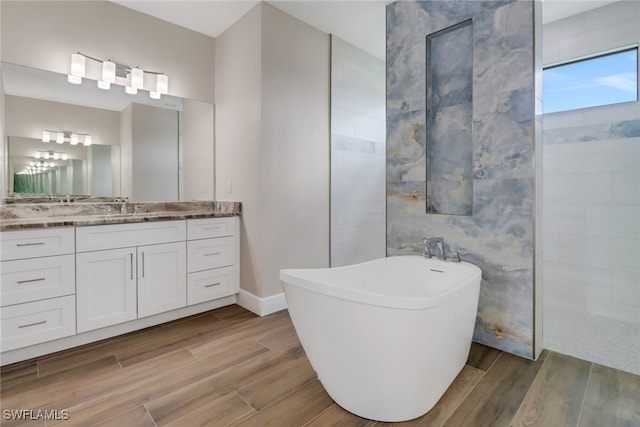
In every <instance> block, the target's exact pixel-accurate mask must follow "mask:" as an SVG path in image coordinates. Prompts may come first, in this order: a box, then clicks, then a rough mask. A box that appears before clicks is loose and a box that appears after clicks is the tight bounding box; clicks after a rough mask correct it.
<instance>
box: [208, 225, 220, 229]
mask: <svg viewBox="0 0 640 427" xmlns="http://www.w3.org/2000/svg"><path fill="white" fill-rule="evenodd" d="M220 228H221V227H220V226H219V225H212V226H209V227H204V229H205V230H220Z"/></svg>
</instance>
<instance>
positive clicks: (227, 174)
mask: <svg viewBox="0 0 640 427" xmlns="http://www.w3.org/2000/svg"><path fill="white" fill-rule="evenodd" d="M261 7H262V6H261V5H258V6H256V7H254V8H253V9H251V10H250V11H249V12H248V13H247V14H246V15H244V16H243V17H242V18H240V20H238V21H237V22H236V23H235V24H234V25H233V26H231V27H230V28H229V29H227V30H226V31H225V32H224V33H223V34H221V35H220V36H219V37H218V38H217V39H216V60H215V63H216V69H215V73H216V115H215V120H216V126H215V135H216V138H215V140H216V144H215V150H216V153H215V160H216V162H215V169H216V181H215V186H216V191H215V194H216V198H217V199H218V200H240V201H241V202H242V217H241V227H242V228H241V232H240V283H241V286H242V289H244V290H246V291H248V292H250V293H252V294H254V295H262V282H261V277H262V192H261V190H262V189H261V186H260V182H261V176H262V162H261V159H262V154H261V151H262V146H261V140H260V132H261V131H260V123H261V122H260V119H261V105H262V102H261V101H262V100H261V96H260V93H261V86H262V84H261V69H262V66H261V63H262V55H261V44H260V37H261V33H262V19H261V16H262V15H261V10H262V9H261Z"/></svg>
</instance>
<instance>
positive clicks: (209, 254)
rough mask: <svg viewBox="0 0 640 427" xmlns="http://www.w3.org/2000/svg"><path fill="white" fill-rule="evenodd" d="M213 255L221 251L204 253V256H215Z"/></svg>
mask: <svg viewBox="0 0 640 427" xmlns="http://www.w3.org/2000/svg"><path fill="white" fill-rule="evenodd" d="M213 255H220V252H210V253H208V254H204V256H213Z"/></svg>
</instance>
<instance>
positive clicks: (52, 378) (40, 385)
mask: <svg viewBox="0 0 640 427" xmlns="http://www.w3.org/2000/svg"><path fill="white" fill-rule="evenodd" d="M121 369H122V368H121V367H120V364H119V363H118V361H117V360H116V358H115V357H114V356H108V357H106V358H104V359H101V360H97V361H94V362H91V363H87V364H82V365H79V366H75V367H70V368H69V369H67V370H64V371H60V372H57V373H55V374H51V375H48V376H46V377H43V378H37V379H35V380H33V381H30V382H28V383H23V384H21V385H19V386H15V387H12V388H8V389H4V388H3V389H2V392H1V395H2V407H3V409H29V408H43V409H56V408H58V409H63V408H59V407H58V406H57V405H56V402H57V401H58V399H61V398H64V396H71V395H72V394H73V393H74V392H75V391H76V390H77V389H78V388H81V387H82V386H83V385H85V384H91V383H92V382H95V383H98V384H100V383H102V378H103V377H104V376H105V375H107V376H109V375H113V374H117V373H118V372H119V371H120V370H121Z"/></svg>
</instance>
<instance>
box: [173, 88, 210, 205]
mask: <svg viewBox="0 0 640 427" xmlns="http://www.w3.org/2000/svg"><path fill="white" fill-rule="evenodd" d="M182 106H183V112H184V113H183V114H182V115H181V118H182V123H181V128H182V132H183V135H182V136H183V140H184V148H183V151H184V158H183V177H184V195H183V197H182V199H183V200H187V201H189V200H213V194H214V193H213V187H214V184H213V179H214V178H213V177H214V162H213V152H214V147H213V144H211V141H213V140H214V136H213V128H214V117H213V104H210V103H208V102H200V101H194V100H192V99H184V100H183V101H182Z"/></svg>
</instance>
